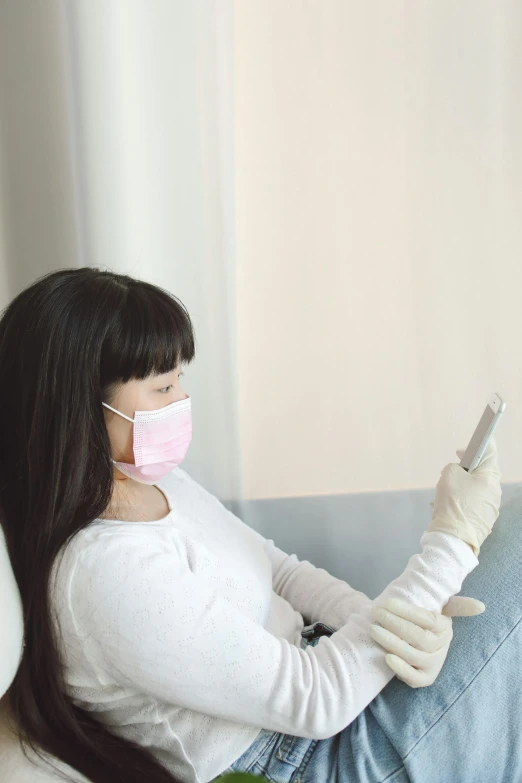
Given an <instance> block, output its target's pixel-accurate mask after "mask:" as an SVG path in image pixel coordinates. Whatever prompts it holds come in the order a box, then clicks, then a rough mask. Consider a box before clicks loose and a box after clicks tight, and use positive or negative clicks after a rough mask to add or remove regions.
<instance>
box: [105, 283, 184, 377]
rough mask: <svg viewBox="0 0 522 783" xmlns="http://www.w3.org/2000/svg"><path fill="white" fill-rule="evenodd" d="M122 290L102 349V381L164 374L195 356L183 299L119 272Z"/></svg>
mask: <svg viewBox="0 0 522 783" xmlns="http://www.w3.org/2000/svg"><path fill="white" fill-rule="evenodd" d="M118 282H119V283H120V284H122V285H123V287H124V288H125V289H126V291H125V295H124V297H123V301H121V302H120V305H119V307H117V309H116V312H115V313H114V318H113V320H112V321H111V323H110V326H109V329H108V332H107V335H106V338H105V341H104V345H103V350H102V357H101V359H102V362H101V364H102V367H101V374H102V378H103V381H104V382H105V383H112V382H114V381H118V380H121V381H122V382H123V383H126V382H127V381H129V380H131V379H139V380H141V379H143V378H147V377H149V376H150V375H163V374H164V373H168V372H171V371H173V370H175V369H176V368H177V367H178V365H180V364H189V363H190V362H191V361H192V360H193V359H194V355H195V335H194V329H193V326H192V322H191V320H190V316H189V314H188V311H187V309H186V308H185V306H184V305H183V303H182V302H181V301H180V300H179V299H178V298H177V297H175V296H174V295H173V294H171V293H169V292H168V291H166V290H164V289H163V288H160V287H159V286H156V285H152V284H150V283H146V282H144V281H142V280H139V281H138V280H134V279H132V278H128V277H127V276H125V275H118Z"/></svg>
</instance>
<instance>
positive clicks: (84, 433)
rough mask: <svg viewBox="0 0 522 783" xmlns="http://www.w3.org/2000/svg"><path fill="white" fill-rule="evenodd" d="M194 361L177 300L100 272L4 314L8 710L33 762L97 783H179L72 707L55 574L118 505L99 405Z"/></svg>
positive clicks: (1, 425)
mask: <svg viewBox="0 0 522 783" xmlns="http://www.w3.org/2000/svg"><path fill="white" fill-rule="evenodd" d="M194 353H195V335H194V331H193V326H192V323H191V320H190V317H189V314H188V312H187V310H186V308H185V307H184V305H183V304H182V303H181V302H180V301H179V300H178V299H177V298H176V297H175V296H173V295H172V294H170V293H169V292H167V291H166V290H164V289H162V288H159V287H158V286H155V285H152V284H150V283H146V282H143V281H141V280H136V279H134V278H132V277H129V276H127V275H122V274H115V273H113V272H111V271H106V270H105V269H101V268H96V267H82V268H80V269H73V268H67V269H60V270H57V271H53V272H50V273H48V274H46V275H43V276H42V277H40V278H39V279H38V280H36V282H34V283H32V284H31V285H30V286H29V287H27V288H26V289H24V290H23V291H22V292H21V293H19V294H18V296H16V297H15V298H14V299H13V300H12V301H11V302H10V304H8V306H7V307H6V308H4V310H3V311H2V314H1V319H0V411H1V413H2V415H1V416H0V444H1V448H0V522H1V524H2V526H3V530H4V533H5V538H6V541H7V548H8V553H9V557H10V560H11V564H12V568H13V571H14V575H15V578H16V582H17V584H18V588H19V590H20V595H21V599H22V605H23V614H24V633H25V647H24V650H23V655H22V659H21V663H20V666H19V668H18V671H17V673H16V676H15V678H14V681H13V683H12V685H11V687H10V688H9V690H8V693H7V696H6V699H7V700H8V704H9V707H10V711H11V713H12V718H13V719H14V721H15V730H16V732H17V733H18V735H19V738H20V741H21V746H22V750H23V752H24V754H25V755H26V756H27V758H29V756H28V754H27V753H26V749H25V747H24V745H25V744H27V747H31V748H32V750H33V751H34V752H35V753H37V754H38V756H40V757H41V758H42V760H44V761H49V759H46V758H45V757H44V755H43V754H42V752H41V751H43V753H44V754H50V755H51V757H52V756H54V757H57V758H58V759H60V760H61V761H63V762H65V763H66V764H68V765H70V766H71V767H73V768H74V769H76V770H78V771H79V772H81V773H82V774H83V775H85V776H86V777H87V778H88V779H90V780H91V781H93V783H120V781H121V783H180V781H178V780H177V778H175V777H174V776H173V775H172V774H170V773H169V772H168V771H167V770H166V769H165V768H164V767H163V765H161V764H160V763H159V761H157V760H155V759H154V757H153V756H152V755H151V753H150V752H149V751H148V750H146V749H145V748H144V747H140V746H139V745H137V744H135V743H134V742H131V741H129V740H126V739H123V738H121V737H118V736H116V735H114V734H112V733H111V732H110V731H109V730H108V729H107V728H106V727H105V726H104V725H103V724H101V723H99V722H98V721H97V720H96V719H95V717H94V716H93V714H92V713H89V712H88V711H85V710H83V709H80V708H79V707H77V706H76V705H75V704H74V703H73V701H72V700H71V698H70V697H69V696H68V695H67V693H66V687H65V681H64V662H63V661H62V660H61V656H60V654H59V647H58V643H57V641H58V640H57V638H56V631H55V630H53V628H54V624H53V623H52V621H51V618H52V616H54V615H51V612H52V594H51V590H50V588H49V582H50V575H51V568H52V565H53V562H54V560H55V558H56V557H57V555H58V553H59V552H60V550H62V553H63V549H62V548H63V547H64V546H65V545H66V544H67V543H68V542H69V541H70V540H71V539H72V537H73V536H74V535H75V534H76V533H78V531H80V530H82V529H83V528H85V527H86V526H87V525H89V523H90V522H92V521H93V520H94V519H96V517H98V516H99V515H100V514H101V513H102V512H103V511H104V510H105V509H106V507H107V506H108V504H109V501H110V499H111V495H112V489H113V476H114V464H113V462H112V461H111V459H112V454H111V444H110V440H109V434H108V431H107V427H106V424H105V416H104V411H105V408H104V407H103V406H102V401H103V402H107V403H108V404H109V405H110V404H111V400H112V399H113V398H114V395H115V392H116V390H117V388H118V385H119V383H120V382H121V383H125V382H126V381H128V380H130V379H133V378H137V379H141V378H146V377H148V376H149V375H151V374H163V373H167V372H171V371H172V370H174V369H176V367H177V366H178V364H179V363H189V362H191V361H192V359H193V358H194ZM56 771H57V774H62V775H63V772H60V771H59V770H56ZM65 779H66V780H70V779H71V778H70V777H66V778H65Z"/></svg>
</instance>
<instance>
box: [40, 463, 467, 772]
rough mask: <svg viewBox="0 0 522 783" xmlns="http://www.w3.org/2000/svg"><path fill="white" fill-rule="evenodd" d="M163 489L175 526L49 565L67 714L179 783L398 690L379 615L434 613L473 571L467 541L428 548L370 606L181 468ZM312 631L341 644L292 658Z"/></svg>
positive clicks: (347, 718)
mask: <svg viewBox="0 0 522 783" xmlns="http://www.w3.org/2000/svg"><path fill="white" fill-rule="evenodd" d="M157 487H159V488H160V489H161V490H162V491H163V492H164V494H165V495H166V497H167V499H168V502H169V508H170V512H169V514H168V516H166V517H164V518H163V519H161V520H159V521H157V522H121V521H118V520H105V519H98V520H95V521H94V522H92V523H91V524H90V525H88V526H87V528H85V529H84V530H82V531H81V532H80V533H78V534H77V535H76V536H75V537H74V538H73V539H72V541H71V542H70V544H69V545H68V546H67V547H66V548H64V550H63V552H62V553H60V555H59V557H58V558H57V560H56V562H55V565H54V568H53V575H52V576H53V578H52V580H51V584H50V595H51V601H52V604H53V609H54V613H55V620H56V621H57V624H58V625H57V630H58V636H59V639H60V643H61V654H62V656H63V660H64V664H65V672H66V683H67V690H68V693H69V695H70V696H71V697H72V698H73V700H74V702H75V703H76V704H77V705H78V706H80V707H82V708H83V709H86V710H89V711H90V712H92V713H93V714H94V715H95V716H96V718H97V719H98V720H100V721H102V722H103V723H104V724H106V725H107V726H108V727H109V728H110V730H111V731H113V732H114V733H116V734H119V735H121V736H123V737H126V738H129V739H132V740H134V741H136V742H138V743H140V744H142V745H144V746H146V747H147V748H149V749H150V750H151V751H152V752H153V753H154V754H155V755H156V757H157V758H158V759H159V760H160V761H161V762H162V763H163V764H164V765H165V766H166V767H167V768H168V769H169V770H171V771H172V773H173V774H174V775H176V776H177V777H178V778H179V779H181V780H183V781H186V783H208V781H210V780H213V779H214V778H215V777H217V776H218V775H219V773H220V772H222V771H223V770H224V769H225V768H227V767H228V766H229V765H230V764H231V763H232V762H233V761H234V760H235V759H237V758H239V757H240V756H241V755H242V753H243V752H244V751H245V750H246V749H247V748H248V747H249V746H250V745H251V744H252V743H253V742H254V740H255V739H256V737H257V735H258V734H259V732H260V730H261V729H262V728H264V729H268V730H272V731H278V732H285V733H288V734H293V735H297V736H301V737H308V738H317V739H321V738H326V737H330V736H332V735H333V734H336V733H338V732H339V731H341V730H342V729H343V728H344V727H346V726H347V725H349V724H350V723H351V722H352V721H353V720H354V719H355V718H356V717H357V715H359V713H360V712H361V711H362V710H364V708H365V707H366V706H367V705H368V704H369V703H370V702H371V701H372V699H374V698H375V696H376V695H377V694H378V693H380V691H381V690H382V689H383V688H384V687H385V685H386V684H387V683H388V682H389V681H390V680H391V679H392V677H393V676H394V675H393V672H392V671H391V669H390V668H389V667H388V666H387V664H386V662H385V660H384V656H385V654H386V653H385V651H384V650H383V648H382V647H380V645H378V644H377V643H376V642H375V641H374V640H373V639H372V637H371V636H370V634H369V633H368V629H369V626H370V624H371V623H373V622H375V621H374V619H373V617H372V615H371V613H370V606H371V605H372V603H377V604H383V603H384V601H385V600H386V598H388V597H401V598H404V599H406V600H411V601H413V602H415V603H416V604H417V605H419V606H423V607H425V608H426V609H430V610H434V611H437V612H438V611H440V610H441V609H442V607H443V606H444V604H445V603H446V602H447V601H448V599H449V598H450V597H451V596H452V595H455V594H456V593H458V592H459V590H460V588H461V585H462V582H463V580H464V578H465V577H466V576H467V574H468V573H469V572H470V571H472V570H473V568H475V567H476V566H477V565H478V559H477V558H476V557H475V555H474V554H473V552H472V551H471V549H470V548H469V547H468V546H467V544H465V543H463V542H462V541H460V539H457V538H455V537H454V536H452V535H450V534H446V533H439V532H433V533H424V534H423V536H422V538H421V545H422V552H421V553H420V554H415V555H413V556H412V557H411V558H410V560H409V562H408V565H407V567H406V569H405V570H404V572H403V573H402V574H401V575H400V576H399V577H398V578H397V579H396V580H394V581H393V582H392V583H391V584H390V585H389V586H388V587H387V588H386V589H385V590H384V591H383V592H382V593H381V595H380V596H378V598H377V599H375V601H373V602H372V601H371V600H370V599H369V598H368V597H367V596H366V595H364V594H363V593H361V592H359V591H356V590H354V589H353V588H351V587H350V586H349V585H348V584H347V583H346V582H344V581H342V580H339V579H337V578H335V577H333V576H332V575H330V574H329V573H328V572H327V571H325V570H324V569H322V568H316V567H314V566H313V565H312V564H311V563H309V562H308V561H306V560H305V561H299V560H298V558H297V557H296V556H295V555H293V554H292V555H289V554H286V553H285V552H283V551H281V550H280V549H279V548H278V547H277V546H276V545H275V543H274V541H273V540H271V539H269V540H267V539H265V538H263V536H261V535H260V534H259V533H257V532H256V531H254V530H253V529H252V528H250V527H249V526H248V525H246V524H245V523H244V522H242V521H241V520H240V519H239V518H238V517H236V516H235V515H234V514H232V513H231V512H230V511H228V510H227V509H226V508H225V507H224V506H223V504H222V503H220V501H219V500H218V499H217V498H216V497H215V496H213V495H212V494H210V493H209V492H207V491H206V490H205V489H204V488H203V487H202V486H200V485H199V484H198V483H197V482H196V481H194V480H193V479H192V478H191V477H190V476H189V475H188V474H187V473H186V472H185V471H184V470H182V469H181V468H179V467H178V468H175V469H174V470H173V471H172V472H171V473H170V474H168V475H167V476H166V477H165V478H164V479H162V480H161V481H159V482H157ZM62 555H63V557H62ZM316 620H321V621H322V622H324V623H327V624H328V625H330V626H332V627H333V628H336V629H338V630H337V631H336V632H335V633H333V634H332V635H331V636H330V637H327V636H325V637H323V638H321V639H320V641H319V644H318V645H317V646H315V647H307V648H306V649H301V631H302V629H303V626H304V625H305V624H306V623H312V622H315V621H316Z"/></svg>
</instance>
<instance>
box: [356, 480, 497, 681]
mask: <svg viewBox="0 0 522 783" xmlns="http://www.w3.org/2000/svg"><path fill="white" fill-rule="evenodd" d="M464 472H466V471H464ZM385 607H386V608H385ZM485 608H486V607H485V606H484V604H483V603H482V601H477V600H476V599H475V598H467V597H465V596H459V595H456V596H453V598H450V599H449V601H448V603H447V604H446V605H445V606H444V607H443V608H442V612H441V613H439V612H431V611H429V610H428V609H422V608H420V607H419V606H416V605H415V604H413V603H410V602H409V601H403V600H402V599H400V598H389V599H388V600H387V601H385V604H384V607H382V606H372V607H371V612H372V614H373V616H374V617H375V619H376V620H378V621H379V623H380V625H371V626H370V634H371V636H372V638H373V639H375V641H376V642H377V643H378V644H380V645H381V647H384V649H385V650H388V655H387V656H386V657H385V661H386V663H387V664H388V666H389V667H390V669H392V670H393V671H394V672H395V674H396V675H397V677H398V678H399V680H402V682H405V683H406V684H407V685H409V686H410V687H411V688H424V687H426V685H432V684H433V683H434V682H435V680H436V679H437V677H438V675H439V672H440V670H441V669H442V666H443V664H444V661H445V660H446V656H447V654H448V650H449V646H450V642H451V640H452V639H453V621H452V619H451V618H452V617H469V616H471V615H475V614H481V613H482V612H483V611H484V610H485Z"/></svg>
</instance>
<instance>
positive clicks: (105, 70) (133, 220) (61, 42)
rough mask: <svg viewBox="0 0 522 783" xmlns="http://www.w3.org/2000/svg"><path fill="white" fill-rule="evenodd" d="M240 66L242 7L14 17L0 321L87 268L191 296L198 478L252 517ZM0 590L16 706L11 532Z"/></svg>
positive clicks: (98, 1)
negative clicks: (237, 29) (239, 334)
mask: <svg viewBox="0 0 522 783" xmlns="http://www.w3.org/2000/svg"><path fill="white" fill-rule="evenodd" d="M233 54H234V47H233V4H232V0H219V2H217V3H214V2H206V1H205V0H190V2H183V0H154V2H153V3H150V2H146V1H145V0H125V1H124V2H122V1H121V0H74V2H70V0H46V2H43V3H40V2H38V3H33V2H29V0H27V2H26V1H25V0H3V2H2V3H1V4H0V307H4V306H5V305H6V304H7V303H8V302H9V301H10V300H11V299H12V298H13V297H14V296H15V295H16V294H17V293H18V292H19V291H20V290H22V289H23V288H25V287H26V286H27V285H29V284H30V283H31V282H32V281H33V280H34V279H35V278H36V277H38V276H40V275H41V274H44V273H45V272H48V271H51V270H53V269H57V268H59V267H78V266H84V265H91V266H101V267H104V268H109V269H111V270H114V271H117V272H123V273H126V274H130V275H133V276H136V277H138V278H142V279H145V280H147V281H150V282H153V283H157V284H158V285H161V286H162V287H164V288H167V289H168V290H170V291H171V292H172V293H174V294H175V295H176V296H177V297H179V298H180V299H181V300H182V301H183V303H184V304H185V305H186V307H187V309H188V311H189V313H190V315H191V318H192V320H193V323H194V326H195V332H196V338H197V346H196V359H195V361H194V362H193V363H192V365H190V366H189V367H187V368H186V370H185V376H184V379H183V380H184V385H185V388H186V389H187V390H188V391H189V393H190V394H191V396H192V405H193V419H194V425H193V441H192V444H191V448H190V449H189V454H188V455H187V458H186V460H185V462H184V467H185V468H186V470H187V471H188V472H189V473H190V474H191V475H192V476H193V477H194V478H195V479H196V480H197V481H199V482H200V483H201V484H202V485H203V486H205V487H206V488H207V489H208V490H209V491H210V492H212V493H214V494H215V495H217V496H218V497H219V498H221V499H223V500H224V502H226V503H229V505H230V506H231V507H233V508H235V509H236V511H238V512H239V513H241V500H240V499H241V496H242V488H241V459H240V447H239V438H238V412H237V378H236V373H237V363H236V357H235V350H236V334H235V329H236V318H235V245H234V237H235V224H234V175H233V172H234V158H233V154H234V133H233V132H234V127H233V121H232V120H233V98H234V95H233ZM0 586H1V587H2V589H1V590H0V593H1V595H2V618H1V620H2V622H1V625H2V628H1V629H0V630H1V631H2V633H0V636H1V637H2V644H1V645H0V696H1V695H2V694H3V693H4V692H5V690H6V689H7V687H8V686H9V684H10V682H11V681H12V679H13V677H14V675H15V673H16V669H17V666H18V660H19V654H20V650H21V639H22V633H23V629H22V613H21V605H20V599H19V594H18V590H17V588H16V583H15V581H14V577H13V575H12V572H11V569H10V568H9V563H8V557H7V550H6V548H5V540H4V537H3V533H2V532H1V530H0ZM4 632H5V633H4Z"/></svg>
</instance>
